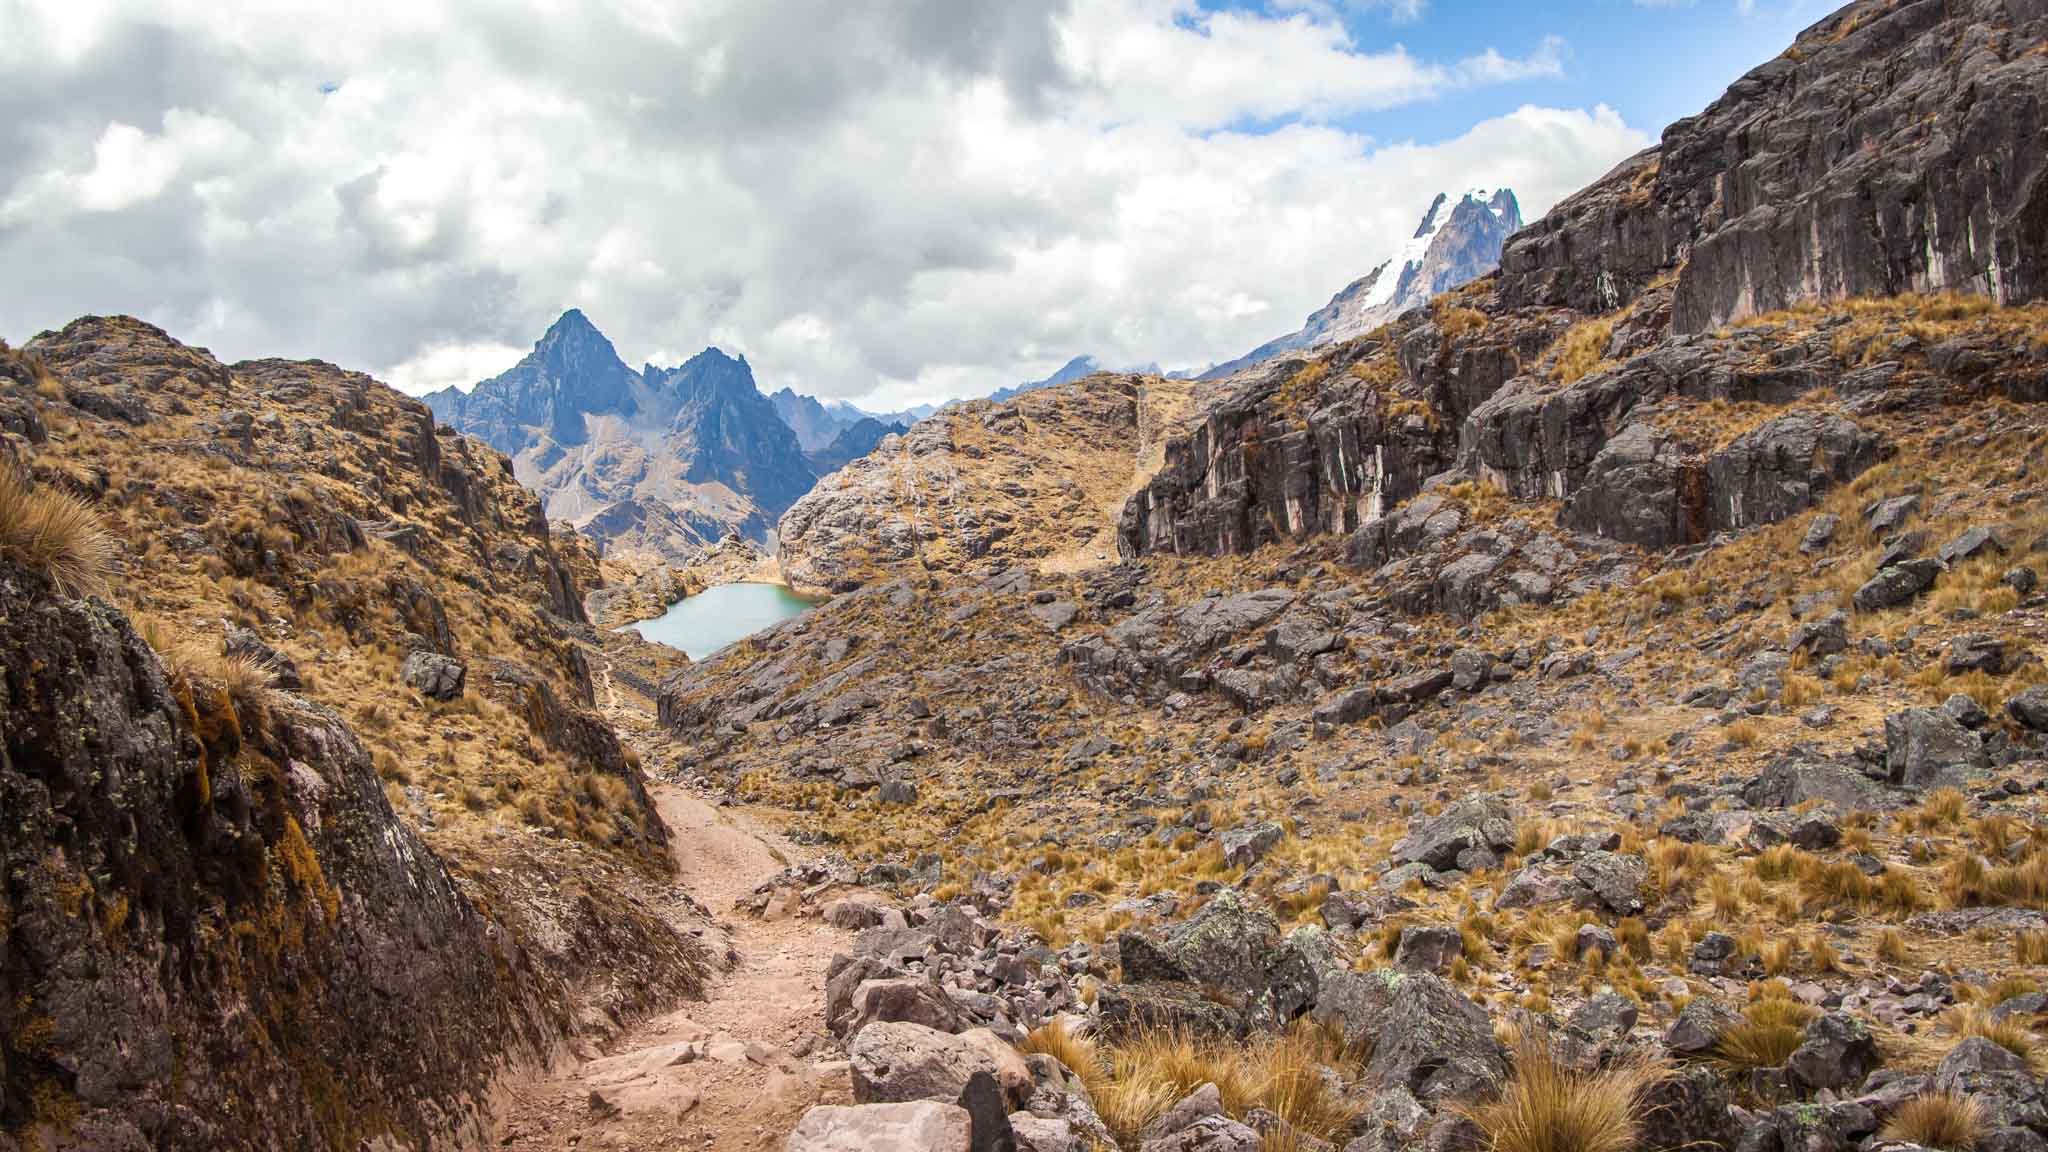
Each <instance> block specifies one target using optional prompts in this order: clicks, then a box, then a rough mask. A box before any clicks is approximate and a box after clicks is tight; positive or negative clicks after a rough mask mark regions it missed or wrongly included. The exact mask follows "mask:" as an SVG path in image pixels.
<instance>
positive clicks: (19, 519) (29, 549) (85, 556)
mask: <svg viewBox="0 0 2048 1152" xmlns="http://www.w3.org/2000/svg"><path fill="white" fill-rule="evenodd" d="M0 558H5V559H7V560H10V561H12V562H14V563H16V564H19V565H21V566H22V567H24V568H28V569H30V570H32V571H35V572H40V573H42V575H43V577H44V578H45V579H47V580H49V582H50V583H51V584H53V585H55V586H56V588H57V590H58V591H59V592H61V593H63V594H64V595H66V596H84V595H88V594H91V593H94V592H102V591H105V589H106V586H107V572H108V570H109V569H110V568H112V567H113V563H114V541H113V537H111V536H109V535H108V534H107V530H106V528H105V526H104V525H103V524H102V523H101V521H100V515H99V513H98V512H96V511H94V510H93V508H92V506H91V505H89V504H87V503H86V502H85V501H83V500H80V499H79V498H77V497H76V496H73V495H71V494H70V493H68V492H60V491H57V490H55V489H50V488H38V487H35V486H34V485H32V484H31V483H29V480H28V478H27V477H26V476H23V475H21V474H20V473H19V472H18V471H16V470H15V469H14V468H12V467H10V466H7V465H4V464H0Z"/></svg>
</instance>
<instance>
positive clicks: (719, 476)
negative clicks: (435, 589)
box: [421, 308, 1098, 562]
mask: <svg viewBox="0 0 2048 1152" xmlns="http://www.w3.org/2000/svg"><path fill="white" fill-rule="evenodd" d="M1097 367H1098V366H1097V365H1096V363H1095V360H1094V358H1093V357H1089V356H1080V357H1076V358H1074V359H1073V360H1070V361H1068V362H1067V363H1066V364H1065V365H1064V366H1062V367H1061V368H1060V369H1059V371H1057V372H1055V373H1053V374H1052V375H1051V376H1048V377H1046V378H1045V379H1044V380H1035V381H1031V382H1029V383H1026V384H1021V385H1018V386H1016V387H1014V388H1004V389H1001V390H999V391H998V392H997V393H996V396H995V398H996V399H998V400H1002V399H1008V398H1009V397H1012V396H1016V395H1019V394H1021V393H1024V392H1028V391H1033V390H1036V389H1039V388H1044V387H1049V386H1051V385H1053V384H1060V383H1065V382H1067V381H1069V380H1075V379H1079V378H1080V377H1082V376H1086V375H1088V374H1089V373H1091V372H1094V371H1096V370H1097ZM421 399H422V400H424V401H425V402H426V404H427V406H428V407H429V408H431V409H432V410H433V412H434V415H435V418H436V419H438V420H440V421H441V422H442V423H444V424H447V425H449V426H451V427H453V428H455V429H456V430H458V431H461V432H465V433H468V434H470V435H472V436H476V437H478V438H479V439H481V440H483V441H485V442H486V443H488V444H489V445H490V446H491V447H493V448H495V449H497V450H498V451H500V452H503V453H505V454H506V455H507V456H509V457H511V458H512V467H513V473H514V475H515V476H517V477H518V479H519V481H520V483H522V484H524V485H526V486H527V487H528V488H530V489H532V490H533V491H535V492H536V493H538V494H539V495H540V497H541V500H542V502H543V504H544V506H545V508H546V510H547V516H548V519H550V520H554V521H565V522H567V523H569V524H571V525H573V526H575V527H576V528H577V529H578V530H579V531H581V532H583V533H584V534H585V535H588V536H590V537H591V538H593V539H595V540H597V541H598V542H599V543H601V544H603V545H604V546H605V548H606V549H608V550H610V549H627V550H632V551H637V552H642V553H647V554H651V555H653V556H656V557H660V558H663V559H666V560H670V561H675V562H687V561H689V560H692V559H694V558H695V557H696V556H697V555H698V554H699V553H701V552H702V551H703V549H704V548H705V547H707V546H709V545H712V544H715V543H716V542H717V541H718V540H720V539H721V538H723V537H724V536H726V535H728V534H732V533H737V534H739V535H741V536H744V537H747V538H748V539H751V540H754V541H757V542H760V543H764V544H765V543H769V542H770V538H771V535H772V533H773V532H774V529H775V523H776V521H777V520H778V519H779V518H780V517H781V515H782V513H783V511H784V510H786V509H787V508H788V507H789V506H790V505H791V504H793V503H795V502H796V500H797V499H798V498H799V497H801V496H802V495H803V494H804V493H806V492H808V491H810V490H811V487H812V485H814V484H816V483H817V480H818V478H819V477H821V476H824V475H827V474H829V473H831V472H834V471H837V470H838V469H839V468H841V467H844V466H845V465H846V464H847V463H849V462H851V461H853V460H857V459H859V458H861V457H863V456H866V455H867V454H868V453H870V452H872V451H874V449H875V447H876V446H877V445H879V444H880V443H881V442H882V441H883V440H884V439H885V438H887V437H888V436H890V435H892V434H896V433H900V432H904V431H906V430H907V429H908V428H909V427H910V425H912V424H915V423H916V422H917V421H919V420H922V419H924V418H925V417H927V416H929V415H931V414H932V413H933V412H935V411H937V410H938V408H937V406H935V405H929V404H927V405H920V406H917V407H914V408H908V409H904V410H901V411H897V412H884V413H872V412H866V411H863V410H861V409H859V408H856V407H854V406H853V405H851V404H848V403H845V402H844V401H834V400H820V399H818V398H817V397H814V396H806V395H804V394H802V393H800V392H797V391H795V390H794V389H791V388H782V389H779V390H777V391H776V392H775V393H774V394H773V395H766V396H764V395H762V393H761V391H760V389H759V388H758V387H757V386H756V383H755V380H754V373H753V369H752V368H751V367H750V366H749V365H748V364H747V361H746V358H745V357H744V356H742V357H738V358H735V357H731V356H727V355H726V354H725V353H724V352H721V351H720V350H718V349H717V348H706V349H705V350H704V351H702V352H700V353H698V354H697V355H695V356H692V357H691V358H690V359H689V360H688V361H686V362H685V363H683V364H682V365H680V366H678V367H674V368H661V367H657V366H655V365H653V364H645V365H642V366H641V367H640V368H639V369H638V370H637V371H636V370H635V369H633V368H631V367H629V366H627V364H626V363H625V361H624V360H622V359H620V357H619V354H618V351H617V349H615V348H614V347H613V346H612V342H611V341H610V340H609V339H607V338H606V337H605V335H604V333H602V332H600V331H598V329H597V326H596V325H594V324H592V323H591V322H590V319H589V318H588V317H586V316H585V315H584V314H583V313H582V312H581V311H578V310H577V309H574V308H572V309H570V310H569V311H567V312H564V313H563V314H562V316H561V318H560V319H558V320H556V321H555V323H554V324H553V325H552V326H550V327H549V328H548V330H547V332H546V334H545V335H543V336H542V337H541V338H540V339H539V340H538V341H537V342H535V344H534V346H533V351H532V352H531V353H529V354H528V355H527V356H526V358H525V359H523V360H521V361H520V362H519V363H517V364H515V365H513V366H512V367H511V368H510V369H508V370H506V371H505V372H503V373H500V374H499V375H497V376H494V377H492V378H491V379H489V380H485V381H483V382H482V383H480V384H478V385H476V387H475V388H473V389H471V390H470V391H468V392H464V391H462V390H461V389H458V388H444V389H442V390H441V391H439V392H434V393H431V394H429V395H426V396H423V397H421Z"/></svg>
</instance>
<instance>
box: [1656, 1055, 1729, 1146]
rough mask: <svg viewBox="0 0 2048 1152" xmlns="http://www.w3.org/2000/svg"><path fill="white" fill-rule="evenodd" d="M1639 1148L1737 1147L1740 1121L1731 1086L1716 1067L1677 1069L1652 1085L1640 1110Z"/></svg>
mask: <svg viewBox="0 0 2048 1152" xmlns="http://www.w3.org/2000/svg"><path fill="white" fill-rule="evenodd" d="M1636 1118H1637V1119H1636V1123H1637V1131H1636V1147H1638V1148H1656V1149H1673V1148H1734V1147H1736V1139H1737V1134H1738V1132H1739V1130H1740V1125H1739V1123H1738V1122H1737V1121H1736V1119H1735V1114H1734V1112H1733V1111H1732V1110H1731V1109H1730V1107H1729V1098H1728V1086H1727V1085H1726V1084H1725V1083H1723V1082H1722V1080H1721V1077H1719V1076H1717V1075H1715V1074H1714V1072H1713V1070H1712V1069H1709V1068H1702V1067H1698V1066H1693V1067H1683V1068H1677V1069H1674V1070H1673V1071H1672V1073H1671V1075H1669V1076H1666V1077H1664V1078H1663V1079H1660V1080H1658V1081H1657V1082H1656V1083H1654V1084H1652V1085H1650V1087H1649V1088H1648V1089H1646V1090H1645V1091H1644V1093H1643V1096H1642V1101H1641V1106H1640V1107H1639V1108H1638V1109H1637V1110H1636Z"/></svg>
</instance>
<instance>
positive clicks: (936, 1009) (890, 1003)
mask: <svg viewBox="0 0 2048 1152" xmlns="http://www.w3.org/2000/svg"><path fill="white" fill-rule="evenodd" d="M852 1008H853V1019H852V1021H851V1023H849V1024H848V1025H847V1029H846V1036H847V1038H848V1039H851V1038H852V1037H854V1036H856V1035H858V1034H859V1033H860V1031H861V1030H862V1029H864V1028H866V1027H868V1026H869V1025H871V1024H876V1023H890V1024H902V1023H910V1024H922V1025H924V1026H925V1027H926V1028H931V1029H934V1030H936V1031H939V1032H958V1031H960V1030H961V1029H963V1028H964V1027H966V1024H967V1022H966V1020H965V1019H964V1018H963V1017H962V1015H961V1012H960V1009H959V1007H958V1006H957V1005H955V1004H954V1003H953V1001H952V999H951V998H950V997H948V996H947V995H946V992H945V989H943V988H941V987H939V986H938V985H937V984H936V983H934V982H933V981H931V980H930V979H929V978H926V977H921V976H903V977H897V978H893V979H883V980H869V981H867V982H865V983H863V984H862V985H861V986H860V987H859V988H857V989H855V990H854V993H853V1004H852Z"/></svg>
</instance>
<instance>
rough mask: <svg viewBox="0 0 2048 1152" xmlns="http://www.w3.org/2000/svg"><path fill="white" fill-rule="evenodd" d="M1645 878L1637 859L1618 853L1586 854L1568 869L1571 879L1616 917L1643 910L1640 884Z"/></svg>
mask: <svg viewBox="0 0 2048 1152" xmlns="http://www.w3.org/2000/svg"><path fill="white" fill-rule="evenodd" d="M1649 874H1650V870H1649V866H1648V865H1647V864H1645V863H1644V862H1643V858H1642V857H1641V856H1636V855H1632V854H1624V853H1620V852H1589V853H1587V854H1586V855H1585V856H1583V857H1581V858H1580V859H1579V860H1578V862H1577V863H1575V864H1573V865H1572V878H1573V879H1575V880H1577V881H1578V882H1579V883H1581V884H1583V885H1585V886H1586V888H1587V890H1588V891H1590V892H1591V893H1592V894H1593V897H1594V898H1595V899H1597V900H1598V901H1599V902H1600V904H1601V905H1602V906H1603V907H1605V908H1606V909H1607V910H1608V911H1610V912H1613V913H1614V914H1615V915H1617V916H1633V915H1635V914H1636V913H1638V912H1641V911H1642V910H1643V896H1642V890H1643V882H1644V881H1645V880H1647V879H1649Z"/></svg>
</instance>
